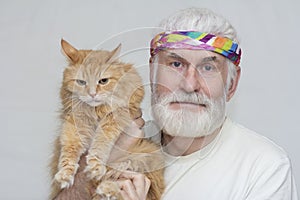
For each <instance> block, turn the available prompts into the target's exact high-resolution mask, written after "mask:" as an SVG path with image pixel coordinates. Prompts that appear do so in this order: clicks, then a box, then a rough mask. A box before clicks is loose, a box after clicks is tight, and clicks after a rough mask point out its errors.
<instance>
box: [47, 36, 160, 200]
mask: <svg viewBox="0 0 300 200" xmlns="http://www.w3.org/2000/svg"><path fill="white" fill-rule="evenodd" d="M61 46H62V50H63V52H64V54H65V55H66V57H67V58H68V60H69V65H68V67H67V68H66V69H65V71H64V75H63V83H62V87H61V92H60V96H61V101H62V106H63V108H62V113H61V119H62V127H61V134H60V135H59V137H58V138H57V140H56V146H55V151H54V156H53V159H52V162H51V164H50V166H51V174H52V178H53V179H54V180H53V184H52V191H51V195H50V199H72V200H76V199H80V200H82V199H87V200H90V199H95V200H96V199H102V198H109V199H110V198H115V199H122V198H121V197H120V193H119V188H118V187H117V184H116V182H115V180H116V179H117V178H118V176H119V175H120V172H121V171H122V170H133V171H137V172H140V173H144V174H145V175H146V176H147V177H148V178H149V179H150V180H151V187H150V190H149V193H148V197H147V199H155V200H157V199H160V197H161V194H162V192H163V190H164V181H163V158H162V155H161V153H160V151H159V148H158V147H157V146H156V145H154V144H153V143H151V142H150V141H148V140H146V139H140V141H139V142H138V143H137V144H136V145H135V146H134V147H132V148H130V149H128V152H129V153H128V154H127V156H125V157H122V158H121V159H118V160H116V161H113V163H107V161H108V159H109V155H110V152H111V150H112V148H113V146H114V144H115V142H116V140H117V139H118V138H119V136H120V133H121V132H124V130H125V128H126V127H128V126H129V124H130V123H131V122H132V118H133V116H136V115H137V113H138V112H139V109H140V103H141V101H142V99H143V96H144V90H143V86H142V80H141V78H140V76H139V75H138V73H137V72H136V70H135V68H134V67H133V66H132V65H131V64H127V63H123V62H121V61H119V60H117V59H116V57H117V56H118V54H119V51H120V45H119V46H118V47H117V48H116V49H115V50H113V51H111V52H110V51H104V50H77V49H76V48H74V47H73V46H71V45H70V44H69V43H68V42H66V41H65V40H62V41H61ZM85 156H86V157H85ZM82 157H84V158H82ZM80 158H81V160H80ZM79 160H80V164H79ZM79 168H80V169H79ZM83 168H85V169H83ZM78 169H79V171H81V174H80V173H77V172H78ZM83 171H84V173H83ZM78 174H80V175H78ZM82 174H83V175H82ZM74 179H75V182H76V181H77V182H76V184H82V185H80V187H79V188H81V189H80V191H82V192H79V191H77V192H79V193H81V195H80V196H81V197H79V196H76V195H75V194H68V192H66V191H67V190H68V188H71V187H72V185H73V184H74ZM77 179H78V180H77ZM93 187H94V188H96V190H93V189H92V188H93ZM84 191H85V192H84ZM91 191H92V192H91ZM94 191H95V192H94ZM83 192H84V195H83ZM61 193H64V194H63V195H66V196H65V197H62V196H60V195H61ZM73 193H74V192H73ZM75 193H76V192H75ZM72 195H73V196H72Z"/></svg>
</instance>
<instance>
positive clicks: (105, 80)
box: [98, 78, 108, 85]
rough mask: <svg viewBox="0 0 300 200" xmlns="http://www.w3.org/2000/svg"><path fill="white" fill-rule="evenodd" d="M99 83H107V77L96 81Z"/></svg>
mask: <svg viewBox="0 0 300 200" xmlns="http://www.w3.org/2000/svg"><path fill="white" fill-rule="evenodd" d="M98 83H99V84H101V85H104V84H106V83H108V78H102V79H100V80H99V81H98Z"/></svg>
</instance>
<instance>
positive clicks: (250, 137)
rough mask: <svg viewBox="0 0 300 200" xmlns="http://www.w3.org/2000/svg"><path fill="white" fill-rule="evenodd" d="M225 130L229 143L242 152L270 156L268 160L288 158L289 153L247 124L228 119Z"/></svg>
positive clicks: (263, 156) (262, 156)
mask: <svg viewBox="0 0 300 200" xmlns="http://www.w3.org/2000/svg"><path fill="white" fill-rule="evenodd" d="M224 126H225V127H224V132H225V134H226V135H227V143H229V145H234V146H235V147H236V148H239V151H241V153H245V154H250V155H252V156H258V157H261V158H268V160H273V161H275V160H288V156H287V153H286V152H285V150H284V149H283V148H282V147H280V146H279V145H278V144H276V143H275V142H273V141H272V140H271V139H269V138H267V137H265V136H263V135H261V134H259V133H257V132H255V131H253V130H250V129H248V128H246V127H245V126H243V125H241V124H239V123H236V122H234V121H232V120H231V119H226V122H225V124H224Z"/></svg>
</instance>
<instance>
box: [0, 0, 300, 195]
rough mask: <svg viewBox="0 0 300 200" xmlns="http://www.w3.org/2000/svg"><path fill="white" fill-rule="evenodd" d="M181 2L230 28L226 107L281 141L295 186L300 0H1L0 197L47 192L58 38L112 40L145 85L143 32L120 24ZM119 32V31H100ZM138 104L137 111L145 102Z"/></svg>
mask: <svg viewBox="0 0 300 200" xmlns="http://www.w3.org/2000/svg"><path fill="white" fill-rule="evenodd" d="M191 6H196V7H207V8H211V9H212V10H214V11H216V12H219V13H220V14H222V15H223V16H225V17H226V18H228V19H229V20H230V21H231V22H232V24H233V25H234V26H235V27H236V29H237V31H238V33H239V36H240V39H241V42H242V49H243V58H242V77H241V80H240V84H239V87H238V92H237V94H236V96H235V97H234V99H233V101H232V102H231V103H230V110H229V113H230V114H229V115H230V116H231V118H233V119H234V120H235V121H238V122H239V123H241V124H243V125H245V126H247V127H248V128H251V129H253V130H255V131H257V132H259V133H261V134H262V135H265V136H267V137H269V138H270V139H272V140H273V141H274V142H276V143H277V144H278V145H280V146H282V147H283V148H284V149H285V150H286V151H287V152H288V154H289V156H290V158H291V160H292V164H293V170H294V174H295V178H296V182H297V184H298V187H299V186H300V157H299V155H298V154H297V152H299V150H300V147H299V146H300V136H299V134H300V119H299V111H300V105H299V102H300V95H299V86H300V79H299V75H300V65H299V39H298V38H299V35H300V24H299V20H300V14H299V10H300V1H298V0H285V1H281V0H265V1H263V0H251V1H245V0H227V1H224V0H194V1H192V0H186V1H182V0H165V1H162V0H151V1H141V0H139V1H138V0H136V1H122V0H112V1H104V0H102V1H101V0H98V1H96V0H94V1H82V0H77V1H74V0H72V1H71V0H60V1H58V0H52V1H51V0H46V1H39V0H28V1H23V0H6V1H4V0H1V1H0V30H1V31H0V58H1V59H0V60H1V67H0V75H1V78H0V95H1V98H0V111H1V114H0V134H1V139H0V156H1V165H0V199H3V200H10V199H26V200H27V199H28V200H41V199H46V198H47V192H48V187H49V179H48V178H47V173H48V169H47V162H48V160H49V157H50V156H49V155H50V153H51V141H53V139H54V137H55V135H57V128H58V124H59V120H58V112H57V111H58V110H59V106H60V104H59V96H58V94H59V87H60V83H61V78H62V71H63V69H64V66H65V58H64V57H63V56H62V54H61V53H60V39H61V38H62V37H63V38H65V39H66V40H68V41H69V42H71V43H72V44H74V46H76V47H79V48H95V47H97V46H99V45H100V46H101V44H103V45H102V46H103V47H107V48H110V49H112V48H113V47H114V46H116V45H117V44H118V42H120V41H122V43H123V47H124V48H123V52H124V53H125V52H131V53H130V54H128V56H129V57H128V58H129V60H130V61H131V62H134V63H137V64H138V66H139V71H140V72H141V73H142V74H143V77H145V83H146V84H147V79H146V77H147V67H146V66H145V65H142V64H146V63H147V59H148V52H147V50H145V51H142V50H139V51H134V49H137V48H140V47H143V48H144V47H146V46H147V45H148V42H149V39H150V38H151V36H150V34H148V33H149V32H150V31H148V30H147V29H139V30H135V31H130V30H132V29H136V28H142V27H153V26H156V25H157V24H158V22H159V21H160V20H161V19H162V18H164V17H166V16H168V15H169V14H171V13H173V12H174V11H176V10H178V9H182V8H187V7H191ZM145 30H146V31H145ZM124 31H129V32H128V33H129V34H127V33H123V34H121V37H119V38H118V37H113V38H115V39H109V38H110V37H111V36H112V35H115V34H119V33H121V32H124ZM144 31H145V34H143V33H144ZM132 33H133V34H132ZM126 34H127V35H126ZM105 41H106V42H105ZM103 42H104V43H103ZM131 45H133V46H131ZM297 88H298V89H297ZM144 111H145V118H147V113H148V111H149V109H148V106H147V102H145V103H144ZM253 148H255V147H253ZM199 189H200V188H199Z"/></svg>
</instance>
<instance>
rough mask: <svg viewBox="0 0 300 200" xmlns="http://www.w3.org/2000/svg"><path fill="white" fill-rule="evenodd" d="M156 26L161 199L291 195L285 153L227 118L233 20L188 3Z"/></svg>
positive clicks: (233, 83) (232, 80)
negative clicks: (162, 157)
mask: <svg viewBox="0 0 300 200" xmlns="http://www.w3.org/2000/svg"><path fill="white" fill-rule="evenodd" d="M159 27H160V28H161V29H162V30H163V31H162V32H161V33H159V34H158V35H156V36H155V37H154V38H153V40H152V41H151V58H150V71H151V75H150V76H151V77H150V78H151V82H152V93H153V95H152V103H153V114H154V118H155V120H156V122H157V124H158V125H159V127H160V128H161V136H162V137H161V140H160V141H161V143H162V144H163V147H164V152H165V153H166V157H167V167H166V174H165V178H166V185H167V188H166V191H165V194H164V198H163V199H170V200H171V199H172V200H174V199H209V200H212V199H216V200H217V199H218V200H219V199H230V200H233V199H236V200H241V199H286V200H291V199H297V193H296V186H295V183H294V179H293V176H292V171H291V163H290V160H289V158H288V156H287V155H286V153H285V152H284V151H283V150H282V149H281V148H280V147H278V146H277V145H275V144H274V143H273V142H271V141H270V140H268V139H266V138H265V137H262V136H260V135H258V134H256V133H255V132H253V131H250V130H248V129H246V128H244V127H242V126H241V125H238V124H236V123H235V122H233V121H231V120H230V119H229V118H228V117H226V114H225V110H226V109H225V108H226V102H228V101H230V99H231V98H232V96H233V95H234V93H235V91H236V88H237V85H238V81H239V77H240V72H241V70H240V67H239V64H240V59H241V52H242V51H241V49H240V47H239V43H238V39H237V33H236V31H235V29H234V28H233V27H232V25H231V24H230V23H229V22H228V21H227V20H225V19H224V18H222V17H220V16H218V15H216V14H215V13H213V12H211V11H209V10H206V9H197V8H191V9H186V10H182V11H180V12H177V13H175V14H174V15H172V16H170V17H169V18H167V19H165V20H163V21H162V22H161V24H160V26H159Z"/></svg>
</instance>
